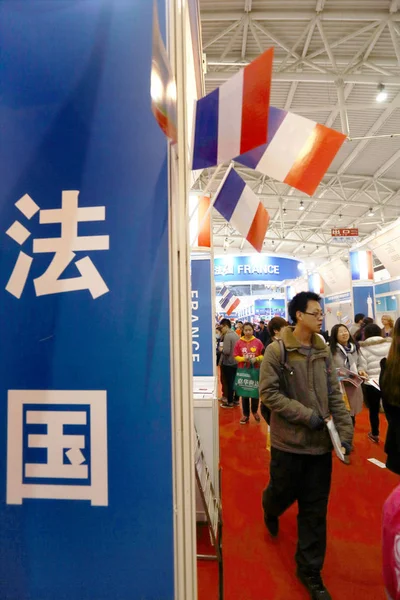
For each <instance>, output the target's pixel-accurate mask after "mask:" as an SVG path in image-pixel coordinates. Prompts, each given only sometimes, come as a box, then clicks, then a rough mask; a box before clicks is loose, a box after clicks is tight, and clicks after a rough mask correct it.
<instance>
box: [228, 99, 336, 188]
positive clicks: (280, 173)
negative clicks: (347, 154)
mask: <svg viewBox="0 0 400 600" xmlns="http://www.w3.org/2000/svg"><path fill="white" fill-rule="evenodd" d="M345 139H346V136H345V135H343V134H342V133H339V132H338V131H335V130H334V129H329V127H325V125H320V124H319V123H316V122H315V121H311V120H310V119H306V118H305V117H301V116H300V115H295V114H294V113H290V112H287V111H286V110H282V109H280V108H275V107H274V106H271V107H270V111H269V120H268V141H267V143H266V144H264V145H262V146H260V147H259V148H255V149H254V150H251V151H250V152H248V153H247V154H246V155H245V156H238V157H237V158H235V160H236V161H237V162H239V163H241V164H242V165H245V166H246V167H250V168H251V169H255V170H257V171H260V173H263V174H264V175H268V176H269V177H273V178H274V179H277V180H278V181H282V182H283V183H287V184H288V185H290V186H292V187H294V188H296V189H298V190H300V191H302V192H305V193H306V194H308V195H309V196H312V195H313V194H314V192H315V190H316V189H317V187H318V186H319V184H320V183H321V180H322V178H323V176H324V175H325V173H326V171H327V170H328V168H329V165H330V164H331V162H332V161H333V159H334V158H335V156H336V154H337V153H338V151H339V149H340V148H341V146H342V144H343V142H344V140H345Z"/></svg>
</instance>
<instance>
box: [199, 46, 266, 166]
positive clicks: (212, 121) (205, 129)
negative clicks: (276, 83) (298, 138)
mask: <svg viewBox="0 0 400 600" xmlns="http://www.w3.org/2000/svg"><path fill="white" fill-rule="evenodd" d="M273 56H274V50H273V48H270V49H269V50H266V52H264V53H263V54H261V56H259V57H258V58H256V59H255V60H254V61H253V62H251V63H250V64H249V65H247V67H245V68H244V69H241V70H240V71H239V72H238V73H236V74H235V75H234V76H233V77H231V79H229V80H228V81H227V82H225V83H224V84H223V85H221V87H219V88H217V89H216V90H214V91H213V92H211V93H210V94H208V95H207V96H205V97H204V98H201V100H198V101H197V103H196V113H195V125H194V143H193V160H192V169H193V170H197V169H204V168H206V167H214V166H216V165H218V164H221V163H224V162H225V161H228V160H232V159H233V158H234V157H235V156H238V155H240V154H244V153H245V152H248V151H249V150H252V149H253V148H257V147H258V146H260V145H261V144H265V143H266V142H267V140H268V114H269V99H270V91H271V75H272V61H273Z"/></svg>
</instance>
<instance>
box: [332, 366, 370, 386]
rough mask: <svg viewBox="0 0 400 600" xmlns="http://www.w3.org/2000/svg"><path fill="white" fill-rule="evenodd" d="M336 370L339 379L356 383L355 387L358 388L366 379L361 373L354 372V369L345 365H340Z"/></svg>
mask: <svg viewBox="0 0 400 600" xmlns="http://www.w3.org/2000/svg"><path fill="white" fill-rule="evenodd" d="M336 372H337V376H338V378H339V381H348V382H349V383H351V384H352V385H354V387H357V388H358V387H360V385H361V384H362V382H363V381H364V379H363V378H362V377H360V375H358V374H357V373H354V371H350V369H346V368H345V367H340V368H338V369H336Z"/></svg>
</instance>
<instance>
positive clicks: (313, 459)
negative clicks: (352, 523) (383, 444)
mask: <svg viewBox="0 0 400 600" xmlns="http://www.w3.org/2000/svg"><path fill="white" fill-rule="evenodd" d="M320 300H321V298H320V297H319V296H318V295H317V294H314V293H313V292H301V293H300V294H297V295H296V296H295V297H294V298H293V300H292V301H291V302H290V304H289V315H290V317H291V319H292V321H293V322H294V323H295V326H294V327H286V328H285V329H283V330H282V332H281V338H282V341H283V346H280V342H279V341H275V342H273V343H272V344H270V345H269V346H268V348H267V350H266V352H265V357H264V360H263V363H262V365H261V372H260V397H261V401H262V402H263V403H264V404H265V405H266V406H267V408H269V409H270V410H271V463H270V481H269V485H268V487H267V489H266V490H265V491H264V493H263V508H264V521H265V525H266V527H267V529H268V530H269V532H270V534H271V535H272V536H274V537H275V536H277V535H278V532H279V517H280V516H281V515H282V514H283V513H284V512H285V510H286V509H288V508H289V507H290V506H291V505H292V504H293V503H294V502H296V501H297V502H298V508H299V514H298V545H297V553H296V562H297V576H298V577H299V579H300V581H301V582H302V583H303V584H304V585H305V587H306V588H307V589H308V591H309V592H310V595H311V598H312V599H314V600H317V599H318V600H330V599H331V596H330V594H329V592H328V591H327V589H326V588H325V586H324V584H323V581H322V579H321V570H322V567H323V564H324V559H325V552H326V516H327V508H328V499H329V492H330V487H331V474H332V443H331V440H330V436H329V433H328V430H327V427H326V421H327V420H329V419H330V418H331V417H332V418H333V419H334V422H335V425H336V428H337V430H338V433H339V437H340V439H341V442H342V446H343V448H344V449H345V451H346V453H349V452H350V450H351V444H352V440H353V425H352V422H351V418H350V414H349V413H348V411H347V409H346V407H345V404H344V402H343V398H342V394H341V392H340V388H339V384H338V380H337V377H336V372H335V370H334V369H333V368H332V360H331V355H330V350H329V349H328V348H327V346H326V344H325V343H324V341H323V340H322V339H321V337H320V336H319V335H317V334H318V333H319V331H320V329H321V325H322V320H323V316H324V315H323V313H322V310H321V306H320Z"/></svg>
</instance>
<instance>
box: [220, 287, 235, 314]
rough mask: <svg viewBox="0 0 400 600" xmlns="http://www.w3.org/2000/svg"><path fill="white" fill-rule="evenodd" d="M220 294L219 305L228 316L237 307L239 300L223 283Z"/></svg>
mask: <svg viewBox="0 0 400 600" xmlns="http://www.w3.org/2000/svg"><path fill="white" fill-rule="evenodd" d="M221 296H222V298H220V301H219V303H220V305H221V307H222V308H223V309H224V311H225V312H226V314H227V315H228V316H229V315H230V314H232V313H233V311H234V310H235V308H237V307H238V306H239V304H240V300H239V298H238V297H237V296H235V295H234V294H233V293H232V292H230V291H229V289H228V288H227V287H226V286H225V285H224V286H223V288H222V290H221Z"/></svg>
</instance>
